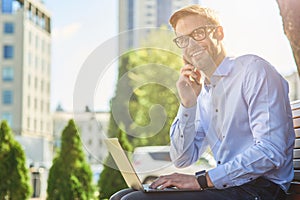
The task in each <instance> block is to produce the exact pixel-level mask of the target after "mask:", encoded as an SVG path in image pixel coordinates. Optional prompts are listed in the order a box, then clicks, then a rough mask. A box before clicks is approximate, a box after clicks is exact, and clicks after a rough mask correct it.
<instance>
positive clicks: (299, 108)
mask: <svg viewBox="0 0 300 200" xmlns="http://www.w3.org/2000/svg"><path fill="white" fill-rule="evenodd" d="M291 108H292V114H293V122H294V129H295V135H296V139H295V145H294V159H293V164H294V179H293V182H292V184H291V187H290V189H289V191H288V198H287V199H286V200H300V100H297V101H293V102H291Z"/></svg>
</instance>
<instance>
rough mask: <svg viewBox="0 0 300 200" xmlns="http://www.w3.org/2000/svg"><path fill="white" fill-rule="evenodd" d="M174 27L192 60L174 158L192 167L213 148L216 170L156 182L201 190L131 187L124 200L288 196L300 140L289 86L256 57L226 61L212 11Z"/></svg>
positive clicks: (174, 131)
mask: <svg viewBox="0 0 300 200" xmlns="http://www.w3.org/2000/svg"><path fill="white" fill-rule="evenodd" d="M170 23H171V25H172V27H173V28H174V30H175V32H176V35H177V37H176V38H175V39H174V42H175V43H176V44H177V46H178V47H179V48H181V49H182V53H183V58H184V61H185V63H186V65H185V66H184V67H182V69H181V71H180V77H179V80H178V81H177V89H178V93H179V96H180V100H181V105H180V107H179V110H178V114H177V117H176V118H175V120H174V123H173V124H172V127H171V130H170V138H171V158H172V161H173V162H174V164H175V165H176V166H177V167H185V166H189V165H191V164H192V163H194V162H196V161H197V160H198V159H199V157H200V156H201V154H202V153H203V152H204V150H205V149H206V148H207V145H208V146H209V147H210V149H211V151H212V153H213V155H214V157H215V159H216V161H217V166H216V167H215V168H214V169H211V170H209V171H208V172H205V173H200V174H197V175H196V176H193V175H185V174H177V173H175V174H171V175H165V176H161V177H159V178H158V179H157V180H156V181H154V182H153V183H152V184H151V187H153V188H157V187H160V188H161V189H163V188H166V187H171V186H172V187H173V186H175V187H177V188H184V189H192V190H196V192H173V193H172V192H171V193H157V194H144V193H142V192H139V191H136V192H132V191H130V192H129V190H126V191H123V193H122V192H120V193H119V194H122V195H121V196H123V198H122V199H184V198H186V199H189V200H191V199H205V200H208V199H217V200H222V199H224V200H227V199H228V200H229V199H230V200H238V199H242V200H244V199H268V200H269V199H285V192H286V191H287V190H288V188H289V185H290V181H291V180H292V178H293V163H292V156H293V144H294V137H295V136H294V135H295V133H294V129H293V122H292V114H291V108H290V102H289V98H288V84H287V82H286V81H285V80H284V79H283V78H282V76H281V75H280V74H279V73H278V72H277V71H276V70H275V69H274V67H273V66H271V64H270V63H268V62H267V61H265V60H263V59H262V58H260V57H258V56H255V55H244V56H241V57H237V58H234V57H228V56H227V55H226V52H225V49H224V46H223V43H222V40H223V38H224V32H223V28H222V26H221V25H220V22H219V20H218V19H217V17H216V15H215V13H214V11H212V10H211V9H208V8H203V7H201V6H199V5H192V6H188V7H185V8H182V9H180V10H178V11H177V12H175V13H174V14H173V15H172V16H171V18H170ZM125 194H127V195H125ZM116 196H119V197H120V195H115V197H116ZM119 197H118V198H119ZM112 199H114V198H112Z"/></svg>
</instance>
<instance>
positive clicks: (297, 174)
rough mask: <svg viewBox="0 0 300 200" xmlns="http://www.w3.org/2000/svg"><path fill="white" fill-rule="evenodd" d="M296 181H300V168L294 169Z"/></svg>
mask: <svg viewBox="0 0 300 200" xmlns="http://www.w3.org/2000/svg"><path fill="white" fill-rule="evenodd" d="M294 181H300V170H298V169H295V170H294Z"/></svg>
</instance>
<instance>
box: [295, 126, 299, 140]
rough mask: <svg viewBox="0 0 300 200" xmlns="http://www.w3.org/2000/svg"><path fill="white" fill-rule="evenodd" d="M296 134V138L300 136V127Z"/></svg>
mask: <svg viewBox="0 0 300 200" xmlns="http://www.w3.org/2000/svg"><path fill="white" fill-rule="evenodd" d="M295 136H296V138H299V137H300V128H296V129H295Z"/></svg>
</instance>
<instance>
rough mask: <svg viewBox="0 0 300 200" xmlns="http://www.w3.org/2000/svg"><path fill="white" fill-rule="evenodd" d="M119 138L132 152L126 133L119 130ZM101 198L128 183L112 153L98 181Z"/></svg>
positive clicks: (126, 149)
mask: <svg viewBox="0 0 300 200" xmlns="http://www.w3.org/2000/svg"><path fill="white" fill-rule="evenodd" d="M118 138H119V141H120V144H121V146H122V148H123V149H124V150H125V151H126V152H128V153H129V152H132V146H131V145H130V143H129V142H128V140H127V136H126V133H124V132H122V131H121V130H119V134H118ZM98 186H99V192H100V197H99V198H100V199H106V198H109V197H110V196H111V195H112V194H114V193H115V192H117V191H119V190H121V189H124V188H127V185H126V183H125V181H124V179H123V177H122V175H121V173H120V171H119V170H118V167H117V166H116V164H115V162H114V160H113V159H112V157H111V155H109V156H108V157H107V159H106V161H105V164H104V169H103V171H102V172H101V175H100V179H99V181H98Z"/></svg>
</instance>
